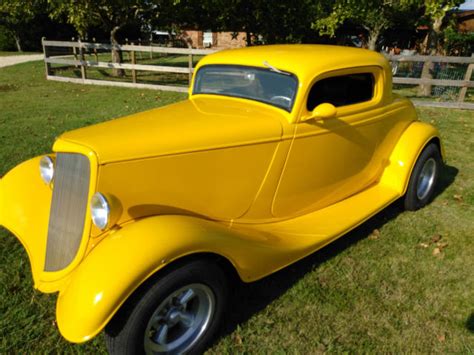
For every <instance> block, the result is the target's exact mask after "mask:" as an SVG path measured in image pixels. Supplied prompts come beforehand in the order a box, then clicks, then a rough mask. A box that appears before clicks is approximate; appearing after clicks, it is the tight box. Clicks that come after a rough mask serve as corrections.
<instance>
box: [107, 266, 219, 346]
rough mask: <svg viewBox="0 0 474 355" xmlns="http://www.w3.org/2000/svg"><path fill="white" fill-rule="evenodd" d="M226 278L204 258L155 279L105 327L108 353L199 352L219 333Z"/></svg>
mask: <svg viewBox="0 0 474 355" xmlns="http://www.w3.org/2000/svg"><path fill="white" fill-rule="evenodd" d="M225 285H226V279H225V275H224V273H223V272H222V271H221V269H220V268H219V267H218V266H217V265H216V264H214V263H212V262H210V261H206V260H196V261H193V262H190V263H187V264H185V265H183V266H181V267H179V268H177V269H175V270H173V271H170V272H168V273H167V274H165V275H163V276H162V277H160V278H158V279H157V280H156V281H155V282H154V283H153V284H152V285H151V286H149V288H148V289H147V290H142V291H141V293H140V294H139V295H138V296H135V298H136V300H135V301H134V302H130V304H126V305H125V307H126V309H124V310H121V312H120V313H121V314H119V315H118V317H114V319H113V320H112V321H111V323H110V324H109V325H108V326H107V328H106V343H107V348H108V349H109V352H110V353H111V354H142V353H146V354H182V353H200V352H202V351H203V350H204V349H205V347H206V345H207V344H208V342H209V341H210V340H211V339H212V337H213V336H214V334H215V332H216V330H217V329H218V326H219V323H220V320H221V318H222V314H223V311H224V308H225V303H226V296H227V295H226V286H225Z"/></svg>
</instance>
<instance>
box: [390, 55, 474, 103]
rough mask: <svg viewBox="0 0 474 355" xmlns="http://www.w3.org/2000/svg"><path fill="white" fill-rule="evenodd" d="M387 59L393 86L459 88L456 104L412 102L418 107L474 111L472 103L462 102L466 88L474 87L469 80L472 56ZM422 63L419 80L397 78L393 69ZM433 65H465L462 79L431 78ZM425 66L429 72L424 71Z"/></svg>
mask: <svg viewBox="0 0 474 355" xmlns="http://www.w3.org/2000/svg"><path fill="white" fill-rule="evenodd" d="M386 57H387V59H388V60H389V61H390V62H392V67H393V68H394V73H393V74H394V76H393V83H394V84H412V85H433V86H442V87H451V88H453V87H455V88H461V90H459V93H457V100H456V102H439V101H421V100H414V102H415V103H416V104H417V105H418V106H432V107H451V108H464V109H474V103H470V102H464V100H465V99H466V95H467V90H468V88H473V87H474V81H472V80H471V77H472V73H473V70H474V54H473V55H472V56H471V57H450V56H425V55H410V56H406V55H386ZM407 62H408V63H409V62H412V63H420V62H422V63H423V71H422V73H421V77H420V78H413V77H398V76H396V74H397V73H396V72H395V69H396V68H397V65H398V63H407ZM433 63H443V64H451V65H452V64H461V65H466V64H467V67H466V69H465V73H464V76H463V78H462V79H452V78H451V79H445V78H443V79H441V78H433V77H432V76H433V73H432V70H431V68H430V67H431V66H433ZM425 66H427V67H428V68H427V69H429V70H424V69H425Z"/></svg>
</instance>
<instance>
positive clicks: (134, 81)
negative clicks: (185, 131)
mask: <svg viewBox="0 0 474 355" xmlns="http://www.w3.org/2000/svg"><path fill="white" fill-rule="evenodd" d="M132 46H133V42H132ZM130 57H131V61H132V65H135V64H136V63H137V60H136V57H135V51H131V52H130ZM132 82H133V83H134V84H135V83H136V82H137V71H136V70H135V69H132Z"/></svg>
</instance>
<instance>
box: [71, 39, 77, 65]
mask: <svg viewBox="0 0 474 355" xmlns="http://www.w3.org/2000/svg"><path fill="white" fill-rule="evenodd" d="M75 40H76V39H75V38H74V37H72V38H71V41H72V42H74V41H75ZM72 54H74V60H77V50H76V47H75V46H73V47H72ZM76 68H77V65H76Z"/></svg>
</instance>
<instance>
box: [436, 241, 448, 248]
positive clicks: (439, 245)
mask: <svg viewBox="0 0 474 355" xmlns="http://www.w3.org/2000/svg"><path fill="white" fill-rule="evenodd" d="M436 245H437V246H438V248H439V249H440V250H443V249H444V248H446V247H447V246H448V243H447V242H444V243H441V242H438V243H436Z"/></svg>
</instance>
